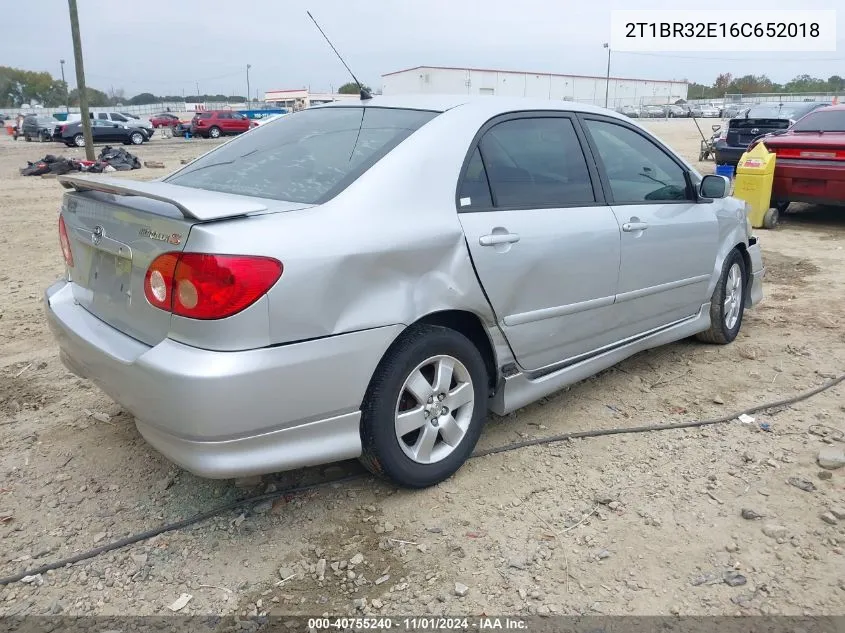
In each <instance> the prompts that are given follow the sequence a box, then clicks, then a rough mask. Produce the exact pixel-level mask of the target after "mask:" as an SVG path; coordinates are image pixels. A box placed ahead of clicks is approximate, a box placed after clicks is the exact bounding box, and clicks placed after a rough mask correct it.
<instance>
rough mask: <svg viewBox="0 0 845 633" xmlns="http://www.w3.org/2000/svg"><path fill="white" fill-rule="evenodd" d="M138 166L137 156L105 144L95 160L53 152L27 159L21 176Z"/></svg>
mask: <svg viewBox="0 0 845 633" xmlns="http://www.w3.org/2000/svg"><path fill="white" fill-rule="evenodd" d="M140 168H141V161H140V160H139V159H138V157H137V156H135V155H134V154H130V153H129V152H127V151H126V150H125V149H123V148H122V147H119V148H114V147H111V146H109V145H106V146H105V147H104V148H103V149H102V151H101V152H100V155H99V156H98V157H97V160H95V161H90V160H79V159H76V158H66V157H64V156H54V155H53V154H47V155H46V156H45V157H44V158H42V159H40V160H37V161H34V162H30V161H27V164H26V167H23V168H21V176H43V175H44V174H55V175H57V176H60V175H62V174H67V173H69V172H72V171H83V172H88V173H92V174H99V173H102V172H110V171H129V170H130V169H140Z"/></svg>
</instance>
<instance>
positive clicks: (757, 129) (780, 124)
mask: <svg viewBox="0 0 845 633" xmlns="http://www.w3.org/2000/svg"><path fill="white" fill-rule="evenodd" d="M826 105H828V104H827V103H820V102H805V101H789V102H784V103H758V104H757V105H754V106H751V108H750V109H749V110H748V111H747V112H746V113H745V114H744V115H742V116H740V117H737V118H733V119H731V120H730V121H728V127H727V129H726V130H725V133H724V134H725V135H724V136H723V137H720V138H719V140H718V141H716V163H717V164H719V165H724V164H728V165H736V164H737V163H738V162H739V159H740V158H741V157H742V155H743V154H744V153H745V152H746V150H747V149H748V146H749V144H750V143H751V142H752V141H753V140H755V139H756V138H758V137H760V136H763V135H765V134H771V133H777V132H778V131H782V130H786V129H788V128H789V126H791V125H792V124H793V123H795V122H796V121H797V120H798V119H800V118H801V117H803V116H804V115H805V114H808V113H809V112H812V111H813V110H816V109H818V108H823V107H825V106H826Z"/></svg>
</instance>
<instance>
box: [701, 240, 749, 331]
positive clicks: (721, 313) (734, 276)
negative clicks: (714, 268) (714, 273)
mask: <svg viewBox="0 0 845 633" xmlns="http://www.w3.org/2000/svg"><path fill="white" fill-rule="evenodd" d="M747 278H748V277H747V272H746V269H745V259H744V258H743V257H742V253H740V252H739V251H738V250H737V249H734V250H732V251H731V252H730V253H729V254H728V256H727V258H725V264H724V265H723V266H722V275H721V277H719V281H718V283H717V284H716V289H715V290H713V296H712V297H711V298H710V328H709V329H708V330H706V331H704V332H700V333H699V334H696V338H697V339H698V340H699V341H703V342H705V343H715V344H716V345H727V344H728V343H731V342H733V340H734V339H735V338H736V337H737V334H739V329H740V328H741V327H742V314H743V312H744V311H745V289H746V287H747V285H748V283H747Z"/></svg>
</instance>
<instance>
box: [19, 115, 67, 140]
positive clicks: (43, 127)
mask: <svg viewBox="0 0 845 633" xmlns="http://www.w3.org/2000/svg"><path fill="white" fill-rule="evenodd" d="M58 124H59V122H58V121H57V120H56V119H54V118H53V117H51V116H44V115H39V114H28V115H27V116H25V117H24V119H23V125H22V126H21V131H20V136H23V137H24V139H26V140H27V141H32V140H39V141H49V140H51V139H52V138H53V132H54V130H55V128H56V126H57V125H58Z"/></svg>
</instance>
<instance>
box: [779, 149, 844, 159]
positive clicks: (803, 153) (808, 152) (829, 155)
mask: <svg viewBox="0 0 845 633" xmlns="http://www.w3.org/2000/svg"><path fill="white" fill-rule="evenodd" d="M774 151H775V153H776V154H777V155H778V157H780V158H809V159H815V160H845V150H835V149H831V150H824V149H802V148H798V147H775V148H774Z"/></svg>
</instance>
